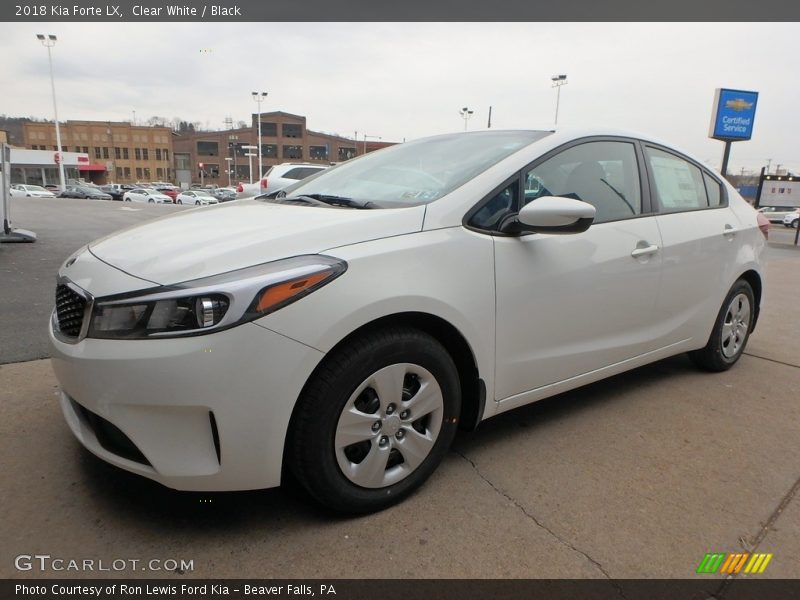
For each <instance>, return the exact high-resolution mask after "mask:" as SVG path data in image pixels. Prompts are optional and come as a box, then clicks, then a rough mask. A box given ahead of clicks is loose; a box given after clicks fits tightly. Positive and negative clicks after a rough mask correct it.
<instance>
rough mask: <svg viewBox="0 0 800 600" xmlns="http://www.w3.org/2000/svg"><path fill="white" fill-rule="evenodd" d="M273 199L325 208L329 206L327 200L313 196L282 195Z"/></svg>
mask: <svg viewBox="0 0 800 600" xmlns="http://www.w3.org/2000/svg"><path fill="white" fill-rule="evenodd" d="M275 200H277V201H278V202H282V203H286V204H294V203H297V204H311V205H312V206H324V207H326V208H327V207H328V206H329V204H328V203H327V202H323V201H322V200H320V199H318V198H315V197H314V196H282V197H280V198H275Z"/></svg>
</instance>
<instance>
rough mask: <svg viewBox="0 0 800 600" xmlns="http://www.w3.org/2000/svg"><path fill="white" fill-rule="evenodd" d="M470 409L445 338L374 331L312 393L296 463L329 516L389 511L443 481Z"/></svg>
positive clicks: (336, 357) (332, 362)
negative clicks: (462, 417)
mask: <svg viewBox="0 0 800 600" xmlns="http://www.w3.org/2000/svg"><path fill="white" fill-rule="evenodd" d="M460 408H461V389H460V384H459V379H458V372H457V369H456V366H455V364H454V363H453V360H452V358H451V357H450V355H449V354H448V353H447V351H446V350H445V349H444V347H443V346H442V345H441V344H440V343H439V342H438V341H437V340H436V339H434V338H433V337H431V336H429V335H428V334H426V333H424V332H422V331H419V330H416V329H410V328H397V329H389V330H385V331H379V332H372V333H369V334H366V335H363V336H361V337H359V338H356V339H354V340H353V341H352V342H350V343H349V344H347V345H346V346H345V347H343V348H341V349H340V350H339V351H336V352H335V353H333V354H332V355H331V356H330V358H328V359H327V360H326V361H325V363H324V364H323V365H322V366H321V367H320V369H319V370H318V372H317V373H316V374H315V375H314V376H313V378H312V379H311V380H310V381H309V383H308V384H307V385H306V388H305V390H304V391H303V394H302V396H301V399H300V401H299V404H298V408H297V410H296V412H295V416H294V418H293V420H292V427H291V432H290V441H289V446H288V453H287V458H288V460H289V461H290V465H291V468H292V471H293V473H294V474H295V476H296V477H297V479H298V480H299V481H300V483H301V484H302V485H303V486H304V487H305V488H306V489H307V490H308V492H309V493H310V494H311V495H312V496H313V497H314V498H315V499H316V500H317V501H319V502H320V503H322V504H324V505H326V506H328V507H329V508H332V509H334V510H337V511H340V512H346V513H354V514H356V513H367V512H373V511H377V510H381V509H384V508H387V507H388V506H391V505H392V504H395V503H397V502H399V501H401V500H402V499H404V498H405V497H406V496H408V495H409V494H411V492H413V491H414V490H415V489H416V488H417V487H419V486H420V485H422V483H423V482H424V481H425V480H426V479H427V478H428V477H429V476H430V474H431V473H433V471H434V470H435V469H436V467H437V466H438V465H439V463H440V462H441V460H442V458H443V457H444V455H445V453H446V452H447V449H448V448H449V446H450V444H451V442H452V441H453V437H454V436H455V433H456V428H457V423H458V416H459V412H460Z"/></svg>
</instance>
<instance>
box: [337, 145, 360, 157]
mask: <svg viewBox="0 0 800 600" xmlns="http://www.w3.org/2000/svg"><path fill="white" fill-rule="evenodd" d="M355 155H356V149H355V148H354V147H352V146H339V160H349V159H351V158H354V157H355Z"/></svg>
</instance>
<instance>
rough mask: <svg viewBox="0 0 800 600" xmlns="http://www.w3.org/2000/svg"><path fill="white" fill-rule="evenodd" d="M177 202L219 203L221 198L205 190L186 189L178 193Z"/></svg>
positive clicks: (199, 204) (203, 204)
mask: <svg viewBox="0 0 800 600" xmlns="http://www.w3.org/2000/svg"><path fill="white" fill-rule="evenodd" d="M175 202H176V203H178V204H196V205H197V206H201V205H202V206H205V205H206V204H219V200H217V199H216V198H215V197H214V196H212V195H211V194H209V193H208V192H206V191H205V190H186V191H185V192H181V193H180V194H178V197H177V199H176V200H175Z"/></svg>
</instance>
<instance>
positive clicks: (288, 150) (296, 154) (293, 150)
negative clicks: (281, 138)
mask: <svg viewBox="0 0 800 600" xmlns="http://www.w3.org/2000/svg"><path fill="white" fill-rule="evenodd" d="M283 158H303V147H302V146H286V145H284V146H283Z"/></svg>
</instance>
